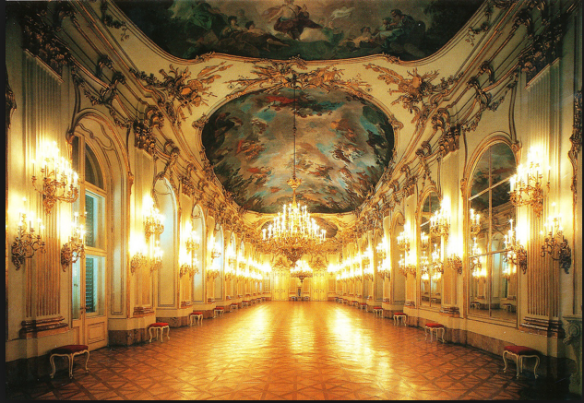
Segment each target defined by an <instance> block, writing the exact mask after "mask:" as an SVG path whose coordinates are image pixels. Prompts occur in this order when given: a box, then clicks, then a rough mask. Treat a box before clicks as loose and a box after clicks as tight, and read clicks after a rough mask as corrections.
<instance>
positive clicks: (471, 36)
mask: <svg viewBox="0 0 584 403" xmlns="http://www.w3.org/2000/svg"><path fill="white" fill-rule="evenodd" d="M484 14H485V17H486V18H487V20H486V21H483V23H482V24H481V25H480V26H479V27H477V28H472V27H470V28H469V29H468V31H467V33H466V39H465V41H466V42H468V43H470V46H473V47H474V45H475V42H474V41H475V36H476V35H478V34H480V33H482V32H487V31H488V30H489V28H490V24H491V16H492V15H493V8H492V7H491V4H487V7H486V8H485V13H484Z"/></svg>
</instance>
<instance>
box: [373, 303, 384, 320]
mask: <svg viewBox="0 0 584 403" xmlns="http://www.w3.org/2000/svg"><path fill="white" fill-rule="evenodd" d="M373 313H374V314H375V316H380V317H382V318H383V308H382V307H380V306H374V307H373Z"/></svg>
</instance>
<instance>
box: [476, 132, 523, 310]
mask: <svg viewBox="0 0 584 403" xmlns="http://www.w3.org/2000/svg"><path fill="white" fill-rule="evenodd" d="M515 171H516V162H515V156H514V154H513V151H512V150H511V148H509V146H508V145H506V144H504V143H496V144H494V145H492V146H490V147H489V148H488V149H487V150H486V151H485V152H484V153H483V154H482V155H481V157H480V158H479V160H478V162H477V164H476V166H475V168H474V170H473V173H472V175H471V186H470V196H469V203H468V204H469V211H468V212H467V214H469V217H468V218H469V221H470V216H471V215H473V214H480V227H478V228H477V231H476V232H475V233H472V232H471V231H469V233H470V236H469V238H468V239H467V242H468V246H469V247H468V251H469V267H470V276H469V282H470V283H469V301H468V303H469V315H471V316H483V317H491V318H494V319H501V320H512V321H514V320H516V319H517V269H516V268H515V267H514V266H512V265H510V264H509V263H507V261H506V260H505V242H504V238H505V235H506V234H507V233H508V231H509V229H510V220H513V222H515V207H514V206H513V204H512V203H511V201H510V198H509V190H510V186H509V178H510V177H511V176H512V175H513V174H515Z"/></svg>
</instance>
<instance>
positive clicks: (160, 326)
mask: <svg viewBox="0 0 584 403" xmlns="http://www.w3.org/2000/svg"><path fill="white" fill-rule="evenodd" d="M164 329H166V330H167V332H166V337H168V340H170V326H168V323H166V322H156V323H153V324H151V325H150V326H148V333H149V334H150V340H149V341H148V342H149V343H152V331H153V330H154V331H155V332H156V340H158V337H159V334H160V341H161V342H163V341H164Z"/></svg>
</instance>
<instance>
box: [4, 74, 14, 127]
mask: <svg viewBox="0 0 584 403" xmlns="http://www.w3.org/2000/svg"><path fill="white" fill-rule="evenodd" d="M4 99H5V107H6V109H5V110H4V111H5V115H4V118H5V119H6V120H5V122H4V130H6V131H8V129H10V120H11V118H12V113H13V112H14V110H15V109H16V97H15V96H14V92H13V91H12V88H10V85H9V84H8V75H6V87H5V88H4Z"/></svg>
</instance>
